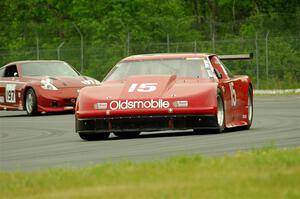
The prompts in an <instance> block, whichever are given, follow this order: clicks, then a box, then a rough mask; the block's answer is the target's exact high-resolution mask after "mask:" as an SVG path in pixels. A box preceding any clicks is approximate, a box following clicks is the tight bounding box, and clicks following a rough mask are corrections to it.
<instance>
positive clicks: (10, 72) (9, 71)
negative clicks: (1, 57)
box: [4, 65, 19, 77]
mask: <svg viewBox="0 0 300 199" xmlns="http://www.w3.org/2000/svg"><path fill="white" fill-rule="evenodd" d="M18 76H19V75H18V70H17V66H16V65H12V66H7V67H6V70H5V74H4V77H18Z"/></svg>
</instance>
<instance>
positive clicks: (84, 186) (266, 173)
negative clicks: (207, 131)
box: [0, 148, 300, 199]
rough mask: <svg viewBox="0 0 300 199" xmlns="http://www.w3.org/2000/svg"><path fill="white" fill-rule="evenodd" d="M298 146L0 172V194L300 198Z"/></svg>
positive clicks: (46, 196) (61, 196)
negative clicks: (44, 169) (72, 167)
mask: <svg viewBox="0 0 300 199" xmlns="http://www.w3.org/2000/svg"><path fill="white" fill-rule="evenodd" d="M299 187H300V148H297V149H281V150H279V149H274V148H266V149H262V150H254V151H250V152H246V153H236V154H235V155H233V156H226V155H225V156H223V157H216V158H208V157H202V156H181V157H175V158H171V159H168V160H160V161H149V162H142V163H133V162H122V163H118V164H108V163H107V164H102V165H99V166H95V167H89V168H81V169H67V168H64V169H50V170H46V171H35V172H0V198H2V199H4V198H55V199H56V198H70V199H71V198H72V199H76V198H130V199H131V198H233V199H234V198H239V199H240V198H263V199H265V198H300V189H299Z"/></svg>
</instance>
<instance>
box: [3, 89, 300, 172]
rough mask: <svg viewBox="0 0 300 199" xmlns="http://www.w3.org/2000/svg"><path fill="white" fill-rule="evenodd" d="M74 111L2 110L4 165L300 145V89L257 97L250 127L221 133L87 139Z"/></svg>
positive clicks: (50, 164)
mask: <svg viewBox="0 0 300 199" xmlns="http://www.w3.org/2000/svg"><path fill="white" fill-rule="evenodd" d="M74 123H75V121H74V115H73V114H59V115H42V116H36V117H28V116H26V114H25V112H18V111H1V112H0V139H1V140H0V141H1V142H0V144H1V146H0V150H1V151H0V152H1V153H0V155H1V157H0V158H1V159H0V170H27V171H31V170H39V169H45V168H52V167H72V168H73V167H80V166H91V165H94V164H97V163H102V162H118V161H121V160H132V161H143V160H152V159H162V158H166V157H171V156H174V155H187V154H203V155H207V156H214V155H222V154H232V153H235V152H236V151H244V150H250V149H253V148H260V147H265V146H271V145H273V146H278V147H287V148H292V147H299V146H300V95H295V96H267V97H261V96H259V97H255V98H254V122H253V125H252V128H251V129H250V130H242V131H241V130H240V131H238V130H235V131H231V132H226V133H222V134H195V133H193V131H181V132H180V131H175V132H174V131H168V132H166V131H164V132H155V133H153V132H148V133H142V134H141V135H140V136H139V137H138V138H135V139H119V138H117V137H115V136H114V135H111V136H110V138H109V139H108V140H105V141H93V142H88V141H83V140H81V139H80V138H79V136H78V135H77V134H75V131H74Z"/></svg>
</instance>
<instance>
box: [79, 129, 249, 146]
mask: <svg viewBox="0 0 300 199" xmlns="http://www.w3.org/2000/svg"><path fill="white" fill-rule="evenodd" d="M250 130H251V129H250ZM242 131H245V133H246V132H248V131H249V130H245V129H244V128H241V127H234V128H230V129H226V130H225V131H223V132H222V133H215V132H214V131H210V130H202V131H200V132H194V131H193V130H185V131H174V132H173V131H168V132H165V131H163V132H159V131H158V132H153V133H151V132H145V134H143V132H142V134H140V135H139V136H137V137H117V136H115V135H113V136H110V137H109V138H108V139H105V140H95V141H101V142H103V141H104V142H105V141H114V140H133V139H147V138H163V137H185V136H199V135H201V136H218V135H222V134H229V133H235V132H242ZM82 141H83V142H85V141H84V140H82ZM89 142H91V141H89ZM92 142H93V141H92Z"/></svg>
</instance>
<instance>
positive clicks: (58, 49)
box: [57, 41, 65, 60]
mask: <svg viewBox="0 0 300 199" xmlns="http://www.w3.org/2000/svg"><path fill="white" fill-rule="evenodd" d="M64 44H65V42H64V41H63V42H62V43H61V44H59V46H58V47H57V59H58V60H60V48H61V47H62V46H63V45H64Z"/></svg>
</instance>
